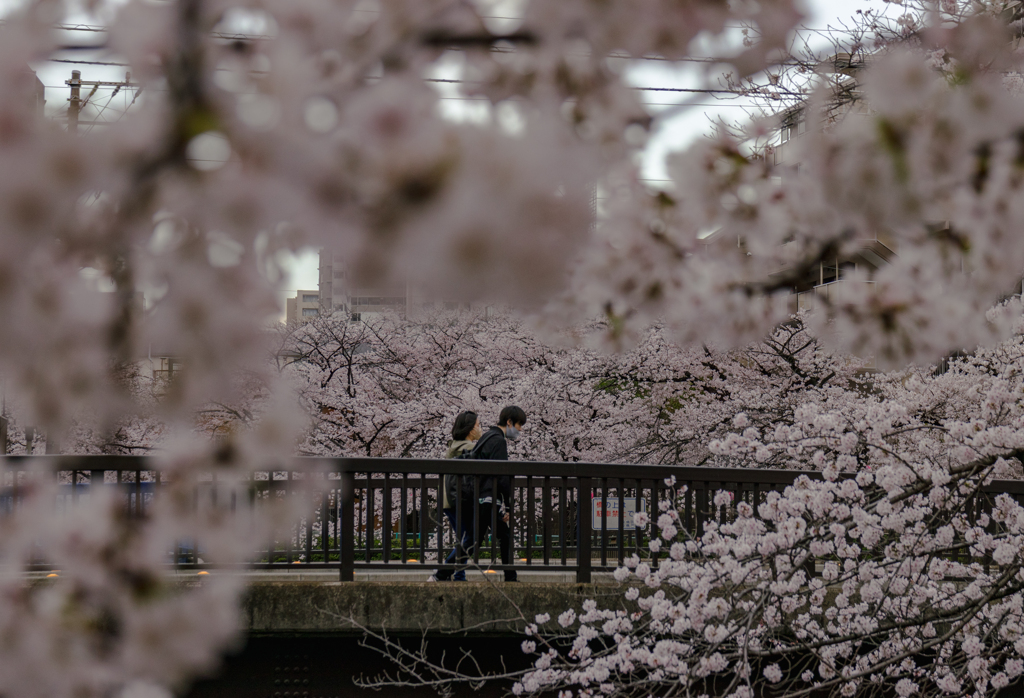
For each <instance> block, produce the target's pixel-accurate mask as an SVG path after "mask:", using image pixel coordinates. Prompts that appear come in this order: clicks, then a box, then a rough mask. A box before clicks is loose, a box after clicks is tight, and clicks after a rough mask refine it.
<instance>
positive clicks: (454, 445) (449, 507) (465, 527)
mask: <svg viewBox="0 0 1024 698" xmlns="http://www.w3.org/2000/svg"><path fill="white" fill-rule="evenodd" d="M482 433H483V429H481V427H480V418H479V417H478V416H477V414H476V412H469V411H466V412H463V413H462V414H460V415H459V416H458V417H456V418H455V425H454V426H453V427H452V440H451V441H449V442H448V452H447V453H446V454H445V458H456V457H458V456H459V455H461V454H463V453H466V452H468V451H471V450H473V447H474V446H476V442H477V439H479V438H480V435H481V434H482ZM460 479H461V478H460V477H459V476H458V475H445V476H444V478H443V481H444V486H443V487H442V488H441V497H442V502H441V508H442V510H443V511H444V515H445V516H446V517H447V518H448V521H449V522H451V526H452V530H453V531H459V543H457V544H456V546H455V547H454V548H453V549H452V551H451V553H449V554H448V557H447V558H446V559H445V564H454V563H456V562H458V564H459V566H460V567H459V568H458V569H455V570H452V569H440V570H436V571H435V572H434V574H432V575H430V576H429V577H428V578H427V581H428V582H447V581H449V580H450V579H453V575H454V580H455V581H456V582H464V581H466V569H465V565H466V562H467V561H468V559H469V557H468V555H467V554H466V550H467V549H468V548H469V547H470V546H471V545H472V544H473V512H474V509H475V504H474V502H472V501H471V500H469V499H466V498H464V497H462V488H461V487H460V486H459V480H460ZM459 498H462V500H463V501H462V507H461V509H462V521H457V520H456V519H457V517H456V503H457V500H458V499H459Z"/></svg>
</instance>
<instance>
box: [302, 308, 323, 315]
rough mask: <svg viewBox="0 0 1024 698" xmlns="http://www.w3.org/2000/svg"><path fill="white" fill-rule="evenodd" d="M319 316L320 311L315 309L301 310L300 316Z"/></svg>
mask: <svg viewBox="0 0 1024 698" xmlns="http://www.w3.org/2000/svg"><path fill="white" fill-rule="evenodd" d="M319 314H320V311H319V310H317V309H316V308H303V309H302V315H303V316H304V317H309V316H311V315H314V316H315V315H319Z"/></svg>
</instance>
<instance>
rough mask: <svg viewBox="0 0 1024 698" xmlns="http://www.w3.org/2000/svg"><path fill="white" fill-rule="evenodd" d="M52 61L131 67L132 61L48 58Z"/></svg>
mask: <svg viewBox="0 0 1024 698" xmlns="http://www.w3.org/2000/svg"><path fill="white" fill-rule="evenodd" d="M46 60H47V61H48V62H50V63H75V64H77V65H118V66H125V67H130V66H131V63H116V62H111V61H76V60H72V59H70V58H47V59H46Z"/></svg>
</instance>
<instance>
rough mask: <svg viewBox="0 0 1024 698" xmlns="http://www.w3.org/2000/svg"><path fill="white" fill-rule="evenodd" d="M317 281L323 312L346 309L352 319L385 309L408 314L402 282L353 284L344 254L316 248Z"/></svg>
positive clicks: (406, 291) (364, 318)
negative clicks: (318, 272)
mask: <svg viewBox="0 0 1024 698" xmlns="http://www.w3.org/2000/svg"><path fill="white" fill-rule="evenodd" d="M319 285H320V291H319V293H320V305H319V307H320V313H321V314H323V315H328V314H330V313H346V314H348V316H349V319H351V320H352V321H359V320H366V319H369V317H372V316H373V315H374V314H377V313H383V312H385V311H392V312H396V313H398V314H399V315H401V316H402V317H406V316H407V315H408V311H409V290H408V288H407V287H406V286H405V285H404V284H402V285H398V284H391V285H384V284H382V285H379V286H356V285H354V284H353V283H352V276H351V274H350V273H349V269H348V266H347V264H346V263H345V260H344V257H343V256H342V255H340V254H338V253H336V252H332V251H330V250H327V249H322V250H320V283H319ZM300 293H307V292H306V291H300ZM368 316H369V317H368Z"/></svg>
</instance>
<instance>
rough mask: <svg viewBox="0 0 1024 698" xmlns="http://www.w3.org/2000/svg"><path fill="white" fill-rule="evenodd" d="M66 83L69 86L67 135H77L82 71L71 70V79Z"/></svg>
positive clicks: (80, 106)
mask: <svg viewBox="0 0 1024 698" xmlns="http://www.w3.org/2000/svg"><path fill="white" fill-rule="evenodd" d="M66 83H67V84H68V85H70V86H71V99H69V100H68V133H77V132H78V112H79V110H80V109H81V108H82V71H81V70H72V71H71V79H70V80H67V81H66Z"/></svg>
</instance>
